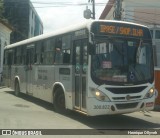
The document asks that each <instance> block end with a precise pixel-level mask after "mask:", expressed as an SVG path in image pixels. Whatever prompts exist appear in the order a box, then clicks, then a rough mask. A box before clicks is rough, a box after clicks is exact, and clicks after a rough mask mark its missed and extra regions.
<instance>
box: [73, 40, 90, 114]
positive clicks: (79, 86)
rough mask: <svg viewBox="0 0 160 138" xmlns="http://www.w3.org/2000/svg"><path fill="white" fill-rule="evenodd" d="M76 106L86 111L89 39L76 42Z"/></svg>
mask: <svg viewBox="0 0 160 138" xmlns="http://www.w3.org/2000/svg"><path fill="white" fill-rule="evenodd" d="M74 59H75V96H74V97H75V100H74V103H75V108H76V109H78V110H81V111H86V95H87V94H86V84H87V82H86V73H87V67H88V66H87V64H88V63H87V39H82V40H77V41H75V42H74Z"/></svg>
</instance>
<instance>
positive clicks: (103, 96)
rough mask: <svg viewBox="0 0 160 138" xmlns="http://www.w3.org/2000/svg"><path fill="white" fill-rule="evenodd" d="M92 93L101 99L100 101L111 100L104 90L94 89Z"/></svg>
mask: <svg viewBox="0 0 160 138" xmlns="http://www.w3.org/2000/svg"><path fill="white" fill-rule="evenodd" d="M92 93H93V95H94V96H95V98H96V99H97V100H100V101H103V102H109V101H110V99H109V97H108V96H107V95H106V94H104V93H103V92H101V91H99V90H97V89H95V90H94V91H92Z"/></svg>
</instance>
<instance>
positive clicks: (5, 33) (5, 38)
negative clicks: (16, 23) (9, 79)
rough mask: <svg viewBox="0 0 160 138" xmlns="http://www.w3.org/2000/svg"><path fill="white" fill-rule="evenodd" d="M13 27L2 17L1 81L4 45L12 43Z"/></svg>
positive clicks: (0, 31) (0, 45)
mask: <svg viewBox="0 0 160 138" xmlns="http://www.w3.org/2000/svg"><path fill="white" fill-rule="evenodd" d="M11 32H12V28H11V27H10V26H9V25H8V24H7V23H6V22H4V21H3V20H1V19H0V82H1V75H2V70H3V52H4V47H5V46H6V45H9V44H10V33H11Z"/></svg>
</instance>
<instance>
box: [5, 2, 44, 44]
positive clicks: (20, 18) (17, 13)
mask: <svg viewBox="0 0 160 138" xmlns="http://www.w3.org/2000/svg"><path fill="white" fill-rule="evenodd" d="M3 16H4V17H5V18H6V19H7V20H8V22H9V23H10V24H11V25H12V26H13V29H14V30H13V32H12V33H11V43H15V42H18V41H21V40H24V39H27V38H30V37H33V36H37V35H40V34H43V23H42V21H41V19H40V17H39V16H38V14H37V12H36V10H35V9H34V7H33V5H32V3H31V2H30V0H4V14H3Z"/></svg>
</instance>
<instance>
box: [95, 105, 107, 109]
mask: <svg viewBox="0 0 160 138" xmlns="http://www.w3.org/2000/svg"><path fill="white" fill-rule="evenodd" d="M93 109H110V105H94V107H93Z"/></svg>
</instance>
